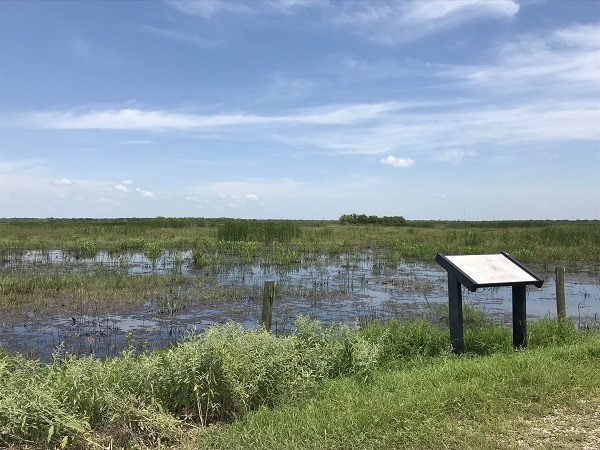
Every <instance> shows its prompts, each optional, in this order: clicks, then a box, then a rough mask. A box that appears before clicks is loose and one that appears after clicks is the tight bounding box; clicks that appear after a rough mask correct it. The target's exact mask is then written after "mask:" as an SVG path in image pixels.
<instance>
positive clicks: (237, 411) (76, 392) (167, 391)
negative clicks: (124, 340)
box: [0, 311, 600, 446]
mask: <svg viewBox="0 0 600 450" xmlns="http://www.w3.org/2000/svg"><path fill="white" fill-rule="evenodd" d="M470 314H471V315H472V317H473V318H472V319H471V320H469V321H465V323H466V324H467V327H466V330H465V340H466V347H467V349H468V350H469V352H470V353H471V354H472V355H513V354H514V353H513V352H512V349H511V341H510V330H509V329H508V328H507V327H504V326H502V325H494V324H490V323H488V322H487V321H486V320H485V317H484V316H483V315H482V314H481V313H479V312H475V311H471V312H470ZM530 333H531V334H530V348H532V349H536V348H538V349H539V348H541V347H542V348H544V347H548V346H554V347H560V346H567V345H576V344H578V343H581V342H587V341H588V340H590V339H592V340H593V339H596V341H597V338H598V335H597V334H594V333H585V332H577V331H575V329H574V326H573V323H572V322H567V321H552V320H549V319H544V320H542V321H540V322H539V323H536V322H532V323H531V327H530ZM133 349H134V345H133V343H132V346H131V348H130V349H128V350H126V351H124V352H123V353H122V355H120V356H119V357H114V358H107V359H103V360H98V359H93V358H91V357H87V358H77V357H75V356H71V355H68V354H63V353H60V352H57V353H56V354H55V356H54V362H53V363H52V364H50V365H43V364H41V363H39V362H36V361H31V360H28V359H26V358H24V357H22V356H19V355H12V354H10V353H8V352H5V351H0V385H1V386H2V389H0V445H3V444H5V445H19V444H22V443H26V442H27V443H37V445H40V446H43V445H46V444H49V445H50V446H58V445H59V444H60V443H63V442H65V439H66V442H83V441H90V442H91V441H92V440H94V439H96V437H95V436H98V434H99V433H100V434H103V433H104V434H106V433H108V434H110V430H115V429H119V430H120V431H119V433H120V434H119V436H120V437H118V436H116V437H115V439H116V441H115V443H117V444H118V445H123V446H124V445H128V443H129V442H131V441H132V440H135V439H137V440H138V441H139V442H142V443H145V444H144V445H150V446H152V445H154V444H157V443H158V442H162V443H164V442H176V441H179V440H180V439H181V437H182V436H183V434H184V433H185V430H186V428H187V427H189V424H190V423H196V424H201V425H208V424H210V423H214V422H215V421H223V420H225V421H231V420H236V419H238V418H241V417H244V416H247V415H248V413H250V412H251V411H255V410H260V409H261V408H264V407H273V406H277V405H280V404H282V403H287V402H289V401H290V400H291V399H302V398H306V396H307V395H308V394H310V393H314V392H317V390H318V389H319V386H321V385H322V384H323V383H324V382H327V380H331V379H339V378H347V379H353V380H355V381H354V382H355V383H359V385H361V386H363V387H364V386H367V385H369V384H371V383H376V382H377V374H378V373H380V370H381V368H382V367H387V368H388V369H394V368H396V369H397V368H399V367H407V368H408V367H418V366H420V365H422V364H423V362H425V364H426V365H428V364H433V362H434V361H437V362H438V363H440V364H441V366H440V367H441V369H440V370H446V369H445V368H444V367H445V366H444V361H446V360H448V358H454V357H452V356H451V354H450V352H449V349H450V348H449V336H448V331H447V330H443V329H440V328H439V327H437V326H434V325H431V324H429V323H428V322H426V321H423V320H418V321H414V322H398V321H389V322H386V323H384V324H378V323H376V322H372V323H370V324H368V326H366V327H365V328H364V329H360V328H359V327H357V326H354V327H349V326H347V325H330V326H328V327H326V328H324V327H322V326H321V324H320V323H319V322H318V321H313V320H310V319H309V318H307V317H303V316H301V317H299V318H298V320H297V321H296V323H295V329H294V333H293V334H291V335H288V336H283V337H276V336H275V335H273V334H271V333H269V332H267V331H266V330H264V329H262V328H256V329H250V330H248V329H244V328H243V327H242V326H241V325H239V324H235V323H228V324H224V325H215V326H213V327H210V328H208V329H207V330H205V331H204V332H202V333H200V334H193V333H192V334H190V335H189V336H188V337H187V338H186V339H185V340H183V341H181V342H180V343H179V344H178V345H175V346H173V347H172V348H169V349H167V350H162V351H154V352H150V353H142V354H136V353H135V352H134V350H133ZM523 353H525V352H523ZM517 354H518V353H517ZM586 355H587V356H586V357H587V358H588V359H589V358H596V359H597V358H598V357H599V356H600V352H598V351H589V352H588V353H586ZM465 360H469V359H468V358H467V359H465ZM427 361H429V363H428V362H427ZM465 364H466V363H465ZM465 367H466V365H465ZM519 370H520V372H519V373H521V372H523V375H519V376H520V377H521V381H520V382H527V383H538V382H540V383H545V381H544V376H545V375H544V374H545V373H546V370H542V371H539V369H538V370H537V371H532V370H531V368H521V369H519ZM527 371H528V372H527ZM446 376H448V377H453V378H454V379H455V380H456V386H462V384H463V383H465V382H467V383H476V382H475V381H474V380H473V379H472V378H471V375H470V374H469V372H468V371H467V370H466V369H465V370H463V369H462V368H460V367H459V368H458V369H457V371H455V372H452V373H451V372H448V374H447V375H446ZM348 377H349V378H348ZM526 379H527V380H528V381H527V380H526ZM365 383H366V384H365ZM599 384H600V382H599ZM430 389H431V390H433V389H434V387H433V386H432V387H431V388H430ZM474 389H475V390H474V392H475V394H473V395H476V397H475V398H469V399H463V400H462V401H464V402H466V403H471V404H473V407H474V408H475V407H476V405H477V401H484V398H483V397H482V396H481V392H480V388H479V387H477V386H475V388H474ZM507 389H508V388H507ZM443 401H444V400H443V399H442V402H443ZM119 439H120V440H119Z"/></svg>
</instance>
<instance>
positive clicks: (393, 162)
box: [380, 155, 415, 167]
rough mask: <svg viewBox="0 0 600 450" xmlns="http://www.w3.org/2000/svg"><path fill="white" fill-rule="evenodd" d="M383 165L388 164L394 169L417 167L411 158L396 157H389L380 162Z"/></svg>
mask: <svg viewBox="0 0 600 450" xmlns="http://www.w3.org/2000/svg"><path fill="white" fill-rule="evenodd" d="M380 162H381V164H386V165H388V166H392V167H411V166H414V165H415V162H414V160H412V159H411V158H397V157H395V156H392V155H389V156H387V157H385V158H383V159H381V160H380Z"/></svg>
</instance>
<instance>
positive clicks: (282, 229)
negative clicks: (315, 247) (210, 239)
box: [217, 219, 302, 243]
mask: <svg viewBox="0 0 600 450" xmlns="http://www.w3.org/2000/svg"><path fill="white" fill-rule="evenodd" d="M301 234H302V228H301V226H300V225H299V224H298V223H297V222H294V221H291V220H243V219H225V220H223V222H221V223H220V224H219V225H218V227H217V237H218V239H219V241H255V242H256V241H258V242H263V243H272V242H274V241H278V242H289V241H290V240H292V239H297V238H299V237H300V236H301Z"/></svg>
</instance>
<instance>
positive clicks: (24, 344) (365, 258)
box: [0, 250, 600, 360]
mask: <svg viewBox="0 0 600 450" xmlns="http://www.w3.org/2000/svg"><path fill="white" fill-rule="evenodd" d="M208 256H211V255H208ZM205 260H206V261H212V262H211V263H209V264H205V265H203V266H202V267H197V266H194V264H193V263H192V252H191V251H163V252H162V253H161V255H160V256H159V257H157V258H155V259H150V258H149V257H148V256H146V255H144V254H143V253H139V252H130V253H119V254H110V253H108V252H98V253H96V254H95V255H93V256H89V257H84V256H82V255H74V254H73V253H70V252H67V251H62V250H45V251H25V252H12V253H11V252H4V253H3V254H2V255H1V257H0V269H1V270H2V272H3V273H12V274H33V273H35V274H43V273H77V272H86V273H90V274H95V273H96V274H100V273H102V274H119V275H124V276H153V275H165V274H166V275H169V274H177V275H181V276H182V277H183V278H182V279H183V282H182V283H181V286H179V288H178V289H176V290H175V291H170V292H168V293H165V294H161V295H157V296H155V297H154V298H149V299H147V301H146V302H145V303H143V304H142V305H140V306H139V307H136V308H135V309H133V310H128V311H127V313H125V312H124V311H123V310H121V311H120V310H119V309H118V308H117V309H116V310H115V311H113V312H111V313H110V314H99V313H97V312H96V309H95V308H94V307H93V305H92V304H90V305H87V306H86V307H82V308H81V310H80V311H79V312H78V314H77V315H69V316H62V315H60V314H58V313H57V314H56V315H54V316H52V317H37V316H36V315H35V314H33V313H31V312H26V314H27V320H26V321H25V320H24V321H23V323H21V324H14V323H13V324H11V325H8V324H6V323H2V320H1V319H0V344H2V345H3V346H5V347H7V348H9V349H13V350H18V351H21V352H23V353H28V354H32V355H33V356H36V357H41V358H44V359H45V360H47V359H48V358H49V357H50V354H51V353H52V351H53V349H54V348H56V347H58V346H61V348H62V349H63V350H66V351H69V352H72V353H75V354H80V355H85V354H93V355H95V356H110V355H114V354H118V353H119V352H121V351H122V350H123V349H125V348H135V349H136V350H144V349H153V348H165V347H167V346H169V345H171V344H172V343H173V342H175V341H177V340H178V339H179V338H181V336H183V335H185V334H186V333H187V332H188V331H190V330H196V331H200V330H202V329H204V328H206V327H207V326H210V325H212V324H214V323H223V322H226V321H229V320H234V321H237V322H240V323H242V324H244V326H246V327H253V326H256V325H257V324H258V323H259V321H260V316H261V302H262V299H261V295H262V294H261V293H262V285H263V283H264V282H265V281H275V282H276V286H277V296H276V300H275V304H274V309H273V331H274V332H275V333H278V334H280V333H289V332H290V330H291V329H292V325H293V322H294V321H295V319H296V318H297V316H298V315H300V314H303V315H308V316H310V317H312V318H316V319H319V320H321V321H322V322H323V323H331V322H344V323H350V324H351V323H355V322H358V323H363V324H364V323H366V322H367V321H368V320H371V319H378V320H385V319H387V318H399V319H410V318H413V317H415V316H417V315H426V316H428V317H431V316H435V315H436V314H437V315H440V314H443V307H440V305H446V303H447V285H446V280H447V278H446V272H445V271H444V270H443V269H442V268H441V267H440V266H438V265H437V264H436V263H434V262H421V261H406V260H401V259H392V258H389V257H386V255H384V254H383V253H379V252H377V251H367V252H362V253H348V254H344V253H342V254H339V255H328V254H306V255H303V256H302V261H301V262H300V263H297V264H293V265H291V264H287V265H281V266H277V265H272V264H265V263H264V262H263V261H261V259H260V258H253V259H249V260H248V259H247V258H246V259H244V260H241V259H240V258H233V257H232V258H223V257H219V258H212V259H211V258H209V257H207V258H205ZM531 269H532V270H533V271H534V273H536V274H537V275H539V276H541V277H542V278H543V279H544V280H545V283H544V286H543V287H542V288H541V289H536V288H535V287H528V290H527V312H528V316H529V317H530V318H532V319H537V318H541V317H543V316H546V315H549V316H551V317H552V316H554V315H555V312H556V304H555V284H554V271H553V270H551V269H550V268H544V267H541V266H540V267H535V266H531ZM186 279H187V280H191V279H202V280H203V283H186V281H185V280H186ZM219 293H220V294H219ZM223 293H225V294H223ZM565 293H566V298H567V314H568V316H570V317H574V318H576V320H577V322H578V323H580V324H585V323H587V322H590V321H596V322H598V320H599V317H600V272H599V270H598V268H593V267H581V268H579V269H578V270H577V271H569V270H567V274H566V281H565ZM213 297H214V298H213ZM224 299H226V300H224ZM463 299H464V301H465V303H468V304H471V305H473V306H475V307H476V308H478V309H480V310H482V311H484V312H485V313H486V314H488V315H489V316H492V317H494V318H495V319H496V320H499V321H505V322H507V323H510V322H511V300H512V293H511V289H510V288H505V287H500V288H486V289H480V290H478V291H477V292H474V293H472V292H470V291H468V290H466V289H463Z"/></svg>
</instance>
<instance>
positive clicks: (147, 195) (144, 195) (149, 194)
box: [135, 188, 154, 198]
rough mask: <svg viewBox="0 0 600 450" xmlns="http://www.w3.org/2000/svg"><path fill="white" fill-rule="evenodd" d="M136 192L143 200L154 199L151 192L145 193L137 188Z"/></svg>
mask: <svg viewBox="0 0 600 450" xmlns="http://www.w3.org/2000/svg"><path fill="white" fill-rule="evenodd" d="M135 192H138V193H139V194H140V195H141V196H142V198H154V194H153V193H152V192H150V191H145V190H143V189H140V188H136V190H135Z"/></svg>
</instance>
